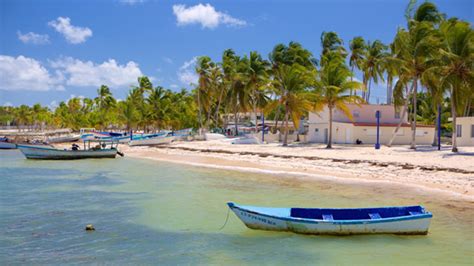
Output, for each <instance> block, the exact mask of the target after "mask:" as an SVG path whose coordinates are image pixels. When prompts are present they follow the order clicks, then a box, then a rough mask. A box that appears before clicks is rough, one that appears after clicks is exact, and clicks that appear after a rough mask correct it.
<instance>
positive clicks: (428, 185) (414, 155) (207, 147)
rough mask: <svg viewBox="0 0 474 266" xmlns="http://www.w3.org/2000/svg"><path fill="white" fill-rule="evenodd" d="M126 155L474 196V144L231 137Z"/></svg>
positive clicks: (138, 150)
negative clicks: (233, 140) (284, 142)
mask: <svg viewBox="0 0 474 266" xmlns="http://www.w3.org/2000/svg"><path fill="white" fill-rule="evenodd" d="M121 150H123V151H124V152H125V154H126V156H130V157H135V158H146V159H151V160H159V161H168V162H174V163H182V164H188V165H194V166H201V167H212V168H219V169H226V170H237V171H251V172H262V173H269V174H278V175H281V176H282V178H284V177H285V176H298V177H301V178H308V179H311V180H318V179H326V180H333V181H335V182H359V183H360V182H366V183H369V184H370V182H379V183H380V182H385V183H387V184H396V185H402V186H411V187H417V188H419V189H425V190H426V189H427V190H430V191H433V192H436V193H443V194H446V195H448V196H453V197H459V198H463V199H465V200H469V201H472V200H474V191H473V186H474V182H473V181H474V148H472V147H469V148H462V149H461V152H460V153H458V154H453V153H451V152H450V150H449V147H445V148H443V149H442V151H437V150H436V149H435V148H433V147H419V148H418V149H417V150H416V151H413V150H410V149H409V148H408V146H395V147H392V148H388V147H382V148H381V149H380V150H375V149H374V148H373V147H372V146H336V147H335V148H334V149H331V150H328V149H325V148H324V146H323V145H290V146H289V147H282V146H281V145H278V144H263V145H232V144H230V142H228V141H227V142H226V141H193V142H175V143H172V144H170V145H166V146H158V147H128V146H125V145H122V147H121Z"/></svg>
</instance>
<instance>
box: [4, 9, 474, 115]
mask: <svg viewBox="0 0 474 266" xmlns="http://www.w3.org/2000/svg"><path fill="white" fill-rule="evenodd" d="M419 2H422V1H419ZM433 2H434V3H435V4H436V5H437V6H438V8H439V9H440V10H441V11H442V12H443V13H446V14H447V15H448V17H453V16H456V17H458V18H461V19H463V20H467V21H469V22H471V23H472V22H473V10H474V1H473V0H437V1H433ZM407 3H408V0H385V1H384V0H359V1H350V0H332V1H331V0H314V1H310V0H305V1H303V0H293V1H292V0H274V1H268V0H261V1H257V0H234V1H224V0H221V1H204V2H201V1H164V0H96V1H92V0H82V1H79V0H69V1H60V0H42V1H38V0H0V105H13V106H18V105H21V104H28V105H32V104H35V103H41V104H43V105H48V106H50V107H51V108H54V107H55V106H57V105H58V104H59V102H61V101H67V100H68V99H70V98H71V97H95V96H96V94H97V89H98V88H99V87H100V85H102V84H105V85H107V86H109V87H110V88H111V90H112V93H113V94H114V96H115V97H116V98H118V99H125V98H126V95H127V93H128V91H129V89H130V87H131V86H133V85H136V83H137V81H136V80H137V77H138V76H141V75H146V76H149V77H150V78H151V79H152V82H153V85H154V86H158V85H160V86H163V87H165V88H169V89H172V90H180V89H181V88H187V89H190V88H192V83H194V82H195V80H196V78H197V76H196V74H195V73H194V66H195V65H194V63H195V61H196V58H197V57H199V56H202V55H207V56H210V57H211V58H212V59H213V60H216V61H220V60H221V57H222V52H223V51H224V50H225V49H228V48H232V49H234V50H235V51H236V53H237V54H239V55H245V54H248V53H249V52H250V51H258V52H259V53H261V54H262V55H263V56H264V57H265V58H267V56H268V54H269V53H270V52H271V50H272V48H273V47H274V46H275V45H276V44H278V43H284V44H288V43H289V42H290V41H296V42H299V43H301V44H302V45H303V46H304V47H305V48H307V49H308V50H310V51H311V52H312V53H313V54H314V55H315V57H319V53H320V51H321V48H320V46H321V44H320V36H321V33H322V32H323V31H335V32H337V33H338V34H339V36H340V37H341V38H342V39H343V40H344V44H345V46H346V47H347V46H348V44H349V41H350V39H352V38H353V37H355V36H362V37H363V38H364V39H366V40H371V41H373V40H376V39H379V40H381V41H382V42H384V43H389V42H391V41H392V40H393V37H394V35H395V32H396V30H397V28H398V27H404V26H405V25H406V21H405V18H404V10H405V8H406V5H407ZM356 76H357V77H358V78H359V79H362V78H361V75H360V73H356ZM385 94H386V89H385V84H376V85H375V88H374V90H373V92H372V97H371V102H373V103H376V102H380V103H383V102H385V100H386V96H385Z"/></svg>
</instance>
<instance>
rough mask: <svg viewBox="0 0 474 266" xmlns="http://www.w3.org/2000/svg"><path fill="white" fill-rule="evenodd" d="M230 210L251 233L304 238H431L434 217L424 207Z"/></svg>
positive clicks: (229, 204) (240, 208) (233, 204)
mask: <svg viewBox="0 0 474 266" xmlns="http://www.w3.org/2000/svg"><path fill="white" fill-rule="evenodd" d="M227 205H228V206H229V208H230V209H231V210H232V211H233V212H234V213H235V214H236V215H237V217H239V218H240V220H242V222H243V223H244V224H245V225H246V226H247V227H248V228H251V229H260V230H270V231H291V232H294V233H300V234H333V235H351V234H413V235H416V234H420V235H426V234H428V228H429V225H430V221H431V217H433V215H432V214H431V213H430V212H426V211H425V209H424V208H423V207H422V206H402V207H382V208H355V209H354V208H352V209H329V208H266V207H256V206H239V205H237V204H235V203H232V202H229V203H227Z"/></svg>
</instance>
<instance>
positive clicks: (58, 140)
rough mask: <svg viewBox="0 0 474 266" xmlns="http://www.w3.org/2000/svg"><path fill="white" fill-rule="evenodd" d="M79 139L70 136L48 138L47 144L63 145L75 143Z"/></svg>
mask: <svg viewBox="0 0 474 266" xmlns="http://www.w3.org/2000/svg"><path fill="white" fill-rule="evenodd" d="M80 138H81V136H80V135H70V136H62V137H56V138H48V139H47V142H48V143H64V142H76V141H78V140H79V139H80Z"/></svg>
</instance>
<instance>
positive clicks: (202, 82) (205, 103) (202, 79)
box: [196, 56, 213, 130]
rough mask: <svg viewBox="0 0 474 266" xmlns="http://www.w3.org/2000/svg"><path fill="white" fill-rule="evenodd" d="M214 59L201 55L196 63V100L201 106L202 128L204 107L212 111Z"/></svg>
mask: <svg viewBox="0 0 474 266" xmlns="http://www.w3.org/2000/svg"><path fill="white" fill-rule="evenodd" d="M212 64H213V63H212V60H211V58H210V57H208V56H201V57H199V58H198V61H197V64H196V73H197V74H198V76H199V79H198V86H197V88H196V100H197V103H198V108H199V125H200V130H201V129H202V128H203V121H202V113H203V109H204V110H207V112H209V111H210V108H211V93H212V92H211V90H212V85H211V78H210V73H211V68H212Z"/></svg>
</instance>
